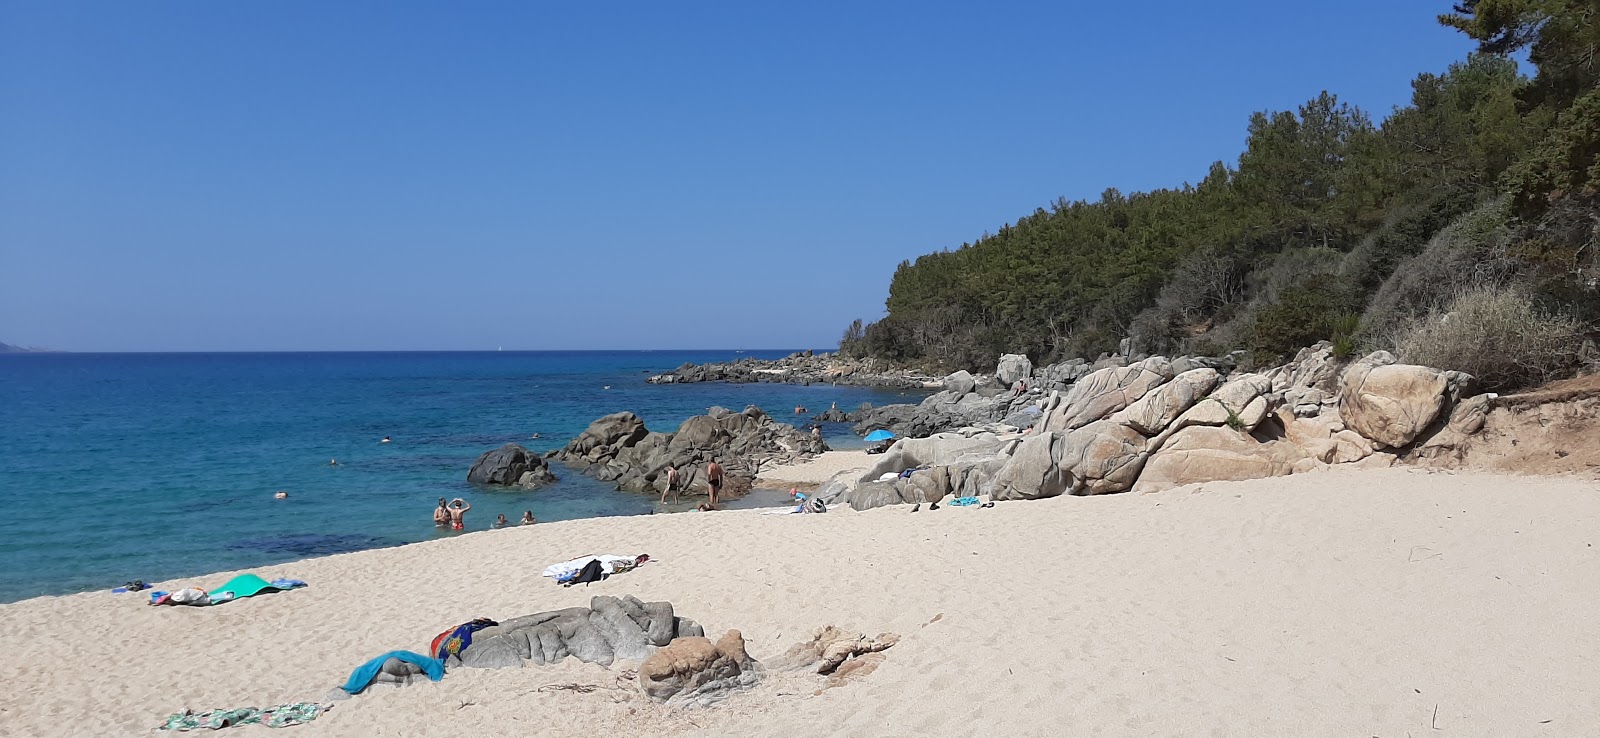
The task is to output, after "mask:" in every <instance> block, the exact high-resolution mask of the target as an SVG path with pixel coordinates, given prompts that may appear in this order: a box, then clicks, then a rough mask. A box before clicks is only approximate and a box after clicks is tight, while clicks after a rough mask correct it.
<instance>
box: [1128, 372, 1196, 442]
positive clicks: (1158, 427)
mask: <svg viewBox="0 0 1600 738" xmlns="http://www.w3.org/2000/svg"><path fill="white" fill-rule="evenodd" d="M1220 378H1221V375H1219V374H1218V373H1217V370H1215V369H1208V368H1202V369H1190V370H1189V371H1186V372H1184V373H1182V374H1179V375H1177V376H1176V377H1173V378H1172V381H1171V382H1168V383H1166V384H1163V385H1161V386H1160V387H1157V388H1156V389H1155V391H1153V392H1150V393H1148V394H1146V395H1145V396H1144V397H1141V398H1139V399H1138V400H1136V401H1135V402H1134V403H1133V404H1132V405H1129V406H1128V407H1127V408H1125V409H1123V410H1122V411H1120V412H1118V413H1117V414H1116V415H1113V416H1112V417H1111V419H1112V420H1114V421H1116V422H1118V423H1121V424H1123V425H1126V426H1128V427H1130V428H1133V429H1134V430H1137V431H1139V432H1140V433H1143V434H1145V435H1147V436H1153V435H1155V434H1157V433H1160V432H1161V431H1163V430H1166V428H1167V426H1169V425H1171V424H1172V421H1174V420H1177V419H1178V416H1179V415H1181V414H1183V412H1184V411H1185V410H1188V409H1189V408H1190V407H1193V406H1194V404H1195V403H1196V402H1198V401H1199V400H1201V399H1202V398H1204V397H1205V396H1206V395H1209V394H1211V390H1213V389H1216V387H1217V382H1218V381H1219V379H1220Z"/></svg>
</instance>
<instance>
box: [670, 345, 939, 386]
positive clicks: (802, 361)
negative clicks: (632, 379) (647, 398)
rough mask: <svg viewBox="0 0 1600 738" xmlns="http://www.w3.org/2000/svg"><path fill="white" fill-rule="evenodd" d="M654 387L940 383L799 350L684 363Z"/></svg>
mask: <svg viewBox="0 0 1600 738" xmlns="http://www.w3.org/2000/svg"><path fill="white" fill-rule="evenodd" d="M645 381H647V382H649V383H651V384H688V383H693V382H735V383H749V382H776V383H781V384H847V385H853V386H860V387H882V388H885V389H925V388H931V387H937V386H938V385H939V380H938V378H936V377H930V376H927V375H925V374H922V373H920V372H917V371H913V370H911V369H906V368H903V367H895V366H891V365H890V364H887V363H885V362H881V361H878V360H877V359H852V358H849V357H845V356H840V355H838V354H830V353H822V354H818V353H814V352H811V351H800V352H797V353H793V354H790V355H788V356H785V357H784V358H782V359H776V360H767V359H739V360H737V361H729V362H720V363H709V364H684V365H683V366H680V367H678V368H677V369H674V370H672V371H670V372H666V373H664V374H657V375H655V376H652V377H650V378H649V379H647V380H645Z"/></svg>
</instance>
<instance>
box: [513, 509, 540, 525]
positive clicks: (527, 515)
mask: <svg viewBox="0 0 1600 738" xmlns="http://www.w3.org/2000/svg"><path fill="white" fill-rule="evenodd" d="M537 522H539V521H537V520H534V519H533V511H532V510H523V511H522V521H521V522H519V523H518V525H533V524H534V523H537Z"/></svg>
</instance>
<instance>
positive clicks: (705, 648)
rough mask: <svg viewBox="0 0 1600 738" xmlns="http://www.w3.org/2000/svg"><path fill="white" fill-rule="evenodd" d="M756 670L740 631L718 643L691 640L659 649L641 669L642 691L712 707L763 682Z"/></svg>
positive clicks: (658, 697)
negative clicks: (740, 691) (760, 681)
mask: <svg viewBox="0 0 1600 738" xmlns="http://www.w3.org/2000/svg"><path fill="white" fill-rule="evenodd" d="M756 666H757V665H756V661H755V659H752V658H750V654H749V653H748V652H747V651H745V647H744V636H743V635H741V634H740V633H739V631H737V630H730V631H728V632H727V633H725V634H723V636H722V637H721V638H719V639H717V641H716V642H715V643H713V642H712V641H711V640H710V639H708V638H705V637H703V636H687V637H683V638H677V639H674V640H673V641H672V642H671V643H668V644H667V645H666V646H665V647H663V648H659V649H657V650H656V652H655V653H653V654H650V656H649V657H648V658H646V659H645V660H644V663H642V664H640V665H639V687H640V688H641V689H643V690H644V693H645V694H646V695H648V696H649V697H650V698H651V699H655V700H659V701H662V702H670V703H674V704H685V703H687V704H695V705H710V704H715V703H717V702H720V701H722V700H724V699H726V698H727V697H728V696H729V695H731V694H733V693H734V692H737V691H739V690H741V689H746V688H748V687H750V686H753V685H754V684H755V683H756V682H757V681H759V678H760V675H759V672H758V670H757V668H756Z"/></svg>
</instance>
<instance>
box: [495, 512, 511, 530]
mask: <svg viewBox="0 0 1600 738" xmlns="http://www.w3.org/2000/svg"><path fill="white" fill-rule="evenodd" d="M510 524H511V521H509V520H506V514H505V513H500V517H498V518H495V519H494V527H496V528H504V527H506V526H508V525H510Z"/></svg>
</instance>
